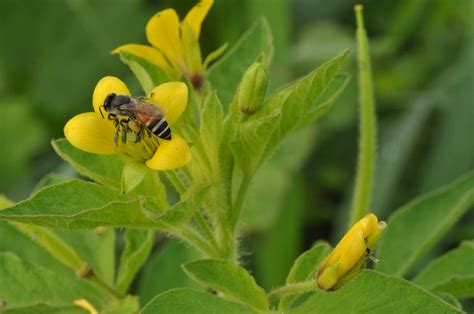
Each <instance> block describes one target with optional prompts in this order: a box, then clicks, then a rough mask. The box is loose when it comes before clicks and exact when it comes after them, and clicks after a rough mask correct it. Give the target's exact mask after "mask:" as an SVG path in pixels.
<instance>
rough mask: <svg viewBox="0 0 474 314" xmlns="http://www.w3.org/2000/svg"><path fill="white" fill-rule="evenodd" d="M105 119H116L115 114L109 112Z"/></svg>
mask: <svg viewBox="0 0 474 314" xmlns="http://www.w3.org/2000/svg"><path fill="white" fill-rule="evenodd" d="M107 119H109V120H117V115H115V114H113V113H109V114H108V115H107Z"/></svg>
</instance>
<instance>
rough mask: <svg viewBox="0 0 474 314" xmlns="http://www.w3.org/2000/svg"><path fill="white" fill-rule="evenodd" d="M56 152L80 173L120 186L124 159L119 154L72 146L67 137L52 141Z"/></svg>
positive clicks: (104, 182) (105, 183)
mask: <svg viewBox="0 0 474 314" xmlns="http://www.w3.org/2000/svg"><path fill="white" fill-rule="evenodd" d="M51 145H52V146H53V148H54V150H55V151H56V153H57V154H58V155H59V156H60V157H61V158H62V159H64V160H65V161H67V162H68V163H69V164H70V165H71V166H72V167H73V168H74V169H75V170H76V171H77V172H79V174H81V175H83V176H85V177H87V178H90V179H92V180H94V181H96V182H98V183H101V184H104V185H109V186H113V187H117V188H120V178H121V176H122V169H123V167H124V164H125V162H124V160H123V159H122V158H120V157H119V156H118V155H110V156H109V155H107V156H106V155H96V154H91V153H87V152H84V151H82V150H80V149H77V148H75V147H74V146H72V145H71V144H70V143H69V142H68V141H67V140H66V139H65V138H60V139H57V140H53V141H52V142H51Z"/></svg>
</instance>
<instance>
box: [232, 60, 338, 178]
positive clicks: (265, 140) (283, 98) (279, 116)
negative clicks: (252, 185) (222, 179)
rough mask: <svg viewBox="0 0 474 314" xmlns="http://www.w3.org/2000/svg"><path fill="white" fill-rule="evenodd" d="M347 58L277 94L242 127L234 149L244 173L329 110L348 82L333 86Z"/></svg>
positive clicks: (252, 169)
mask: <svg viewBox="0 0 474 314" xmlns="http://www.w3.org/2000/svg"><path fill="white" fill-rule="evenodd" d="M346 55H347V51H344V52H343V53H341V54H340V55H339V56H337V57H335V58H334V59H332V60H329V61H328V62H326V63H324V64H323V65H321V66H320V67H319V68H317V69H316V70H314V71H313V72H311V73H309V74H308V75H306V76H305V77H303V78H301V79H299V80H297V81H296V82H294V83H292V84H290V85H289V86H287V87H285V88H283V89H281V90H280V91H277V92H275V93H274V94H273V95H271V96H270V97H268V98H267V100H266V101H265V104H264V106H263V107H262V109H261V110H259V111H257V112H256V113H255V114H253V115H251V116H250V117H249V119H248V120H247V121H246V122H245V123H242V124H241V125H240V126H239V130H238V135H237V139H236V142H235V144H234V143H232V144H233V147H232V148H233V150H234V154H235V155H236V159H237V160H238V161H240V166H241V168H242V170H243V171H244V173H247V174H252V173H253V172H254V171H255V170H256V169H257V168H258V166H259V165H260V164H261V163H262V162H263V161H264V160H265V159H266V158H268V156H270V154H271V153H273V151H274V150H275V149H276V148H277V147H278V146H279V145H280V143H281V142H282V141H283V139H284V138H285V137H287V136H288V135H289V134H290V133H291V132H293V131H295V130H296V129H298V128H299V127H301V126H303V125H304V124H307V123H308V122H309V121H307V120H306V116H307V115H312V116H313V118H318V117H320V116H321V115H322V114H323V113H325V112H326V111H327V110H328V109H329V108H330V105H331V104H332V103H333V101H334V99H335V96H336V95H337V94H339V93H340V91H341V88H343V87H342V86H344V85H345V80H346V79H347V78H346V79H342V80H341V79H336V80H335V84H336V85H337V86H339V87H337V88H336V87H334V86H333V85H331V82H332V81H333V80H334V78H335V77H336V75H337V72H338V71H339V68H340V66H341V64H342V62H343V60H344V59H345V57H346ZM329 91H331V92H332V93H333V95H331V93H329Z"/></svg>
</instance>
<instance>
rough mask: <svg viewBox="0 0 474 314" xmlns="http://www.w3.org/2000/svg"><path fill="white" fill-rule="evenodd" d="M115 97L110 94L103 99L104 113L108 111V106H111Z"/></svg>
mask: <svg viewBox="0 0 474 314" xmlns="http://www.w3.org/2000/svg"><path fill="white" fill-rule="evenodd" d="M115 96H116V95H115V94H114V93H112V94H110V95H108V96H107V97H106V98H105V100H104V109H105V110H106V111H108V110H109V109H110V106H111V104H112V101H113V100H114V98H115Z"/></svg>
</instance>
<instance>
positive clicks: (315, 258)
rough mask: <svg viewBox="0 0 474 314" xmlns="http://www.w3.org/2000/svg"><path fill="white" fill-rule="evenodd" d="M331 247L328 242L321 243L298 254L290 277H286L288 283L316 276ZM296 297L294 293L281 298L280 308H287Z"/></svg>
mask: <svg viewBox="0 0 474 314" xmlns="http://www.w3.org/2000/svg"><path fill="white" fill-rule="evenodd" d="M329 249H330V248H329V245H328V244H326V243H319V244H316V245H315V246H313V247H312V248H311V249H309V250H308V251H306V252H304V253H303V254H301V255H300V256H298V258H297V259H296V260H295V263H294V264H293V267H291V270H290V273H289V274H288V277H287V278H286V283H287V284H293V283H298V282H302V281H306V280H310V279H312V278H314V277H315V276H316V272H317V270H318V268H319V265H320V264H321V262H322V261H323V260H324V258H325V257H326V256H327V254H328V253H329ZM296 297H297V296H292V295H287V296H284V297H283V298H281V300H280V303H279V305H278V308H279V309H285V308H286V307H288V305H290V304H291V303H292V302H293V301H294V300H295V299H296Z"/></svg>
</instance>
